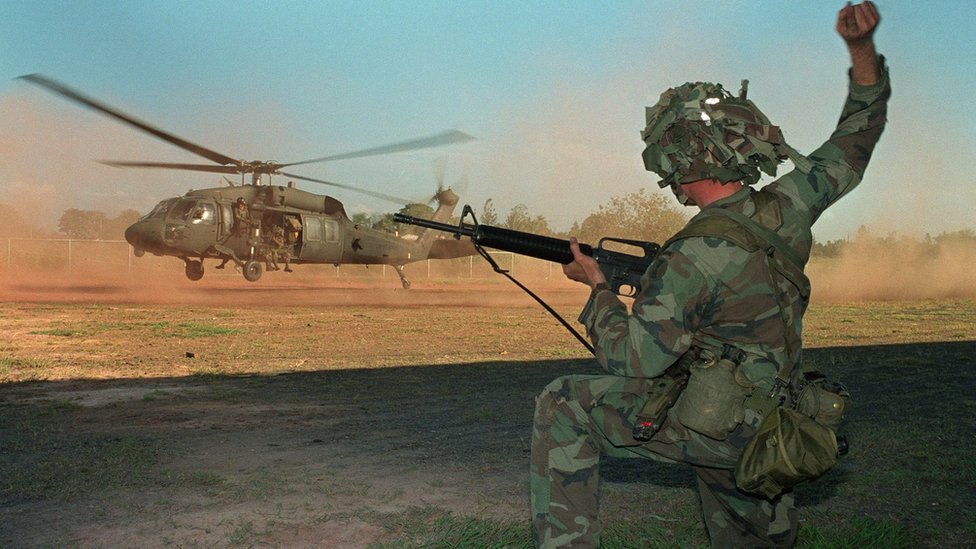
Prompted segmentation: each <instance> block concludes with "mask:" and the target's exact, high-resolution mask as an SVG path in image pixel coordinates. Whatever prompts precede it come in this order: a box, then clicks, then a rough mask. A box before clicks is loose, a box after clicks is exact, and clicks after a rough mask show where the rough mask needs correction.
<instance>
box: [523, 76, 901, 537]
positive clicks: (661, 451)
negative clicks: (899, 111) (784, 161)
mask: <svg viewBox="0 0 976 549" xmlns="http://www.w3.org/2000/svg"><path fill="white" fill-rule="evenodd" d="M889 95H890V87H889V84H888V75H887V70H883V75H882V77H881V79H880V80H879V82H878V83H877V84H875V85H872V86H861V85H858V84H856V83H853V82H851V83H850V88H849V95H848V98H847V102H846V104H845V106H844V110H843V113H842V115H841V118H840V121H839V123H838V126H837V129H836V130H835V131H834V133H833V134H832V135H831V137H830V139H829V140H828V141H827V142H826V143H825V144H823V145H822V146H821V147H820V148H818V149H817V150H816V151H814V152H813V153H812V154H811V155H810V156H809V157H808V160H809V163H808V164H807V163H803V162H800V163H797V162H794V163H795V164H796V165H797V166H798V168H797V169H794V170H793V171H792V172H790V173H788V174H786V175H785V176H783V177H781V178H779V179H777V180H776V181H774V182H772V183H770V184H769V185H767V186H765V187H764V188H763V189H762V190H758V191H757V190H754V189H751V188H749V187H743V189H742V190H741V191H739V192H737V193H736V194H734V195H732V196H729V197H726V198H724V199H721V200H718V201H716V202H714V203H712V204H709V205H708V206H707V207H706V208H705V209H704V210H702V212H700V213H699V214H698V215H697V216H696V217H695V218H693V219H692V221H691V222H690V223H689V225H692V224H694V223H695V222H696V220H697V219H698V218H699V216H702V215H707V212H708V211H709V210H711V209H713V208H724V209H728V210H731V211H734V212H739V213H741V214H744V215H746V216H749V217H751V218H753V219H754V220H756V221H758V222H759V223H761V224H762V225H764V226H766V227H769V228H771V229H773V230H775V232H776V233H777V234H778V235H779V236H780V237H781V238H782V239H783V240H785V241H786V243H788V245H789V246H790V247H791V248H792V249H793V251H794V252H795V253H796V255H798V256H799V257H800V259H801V261H802V263H804V264H805V263H806V260H807V259H808V258H809V254H810V248H811V245H812V234H811V226H812V225H813V223H814V222H815V221H816V220H817V218H818V217H819V216H820V215H821V214H822V213H823V212H824V210H825V209H826V208H827V207H828V206H830V205H831V204H833V203H834V202H836V201H837V200H838V199H840V198H841V197H842V196H844V195H846V194H847V193H848V192H850V190H851V189H853V188H854V187H855V186H856V185H857V184H858V183H859V182H860V181H861V177H862V175H863V173H864V170H865V168H866V166H867V163H868V160H869V158H870V156H871V153H872V151H873V148H874V145H875V143H876V142H877V140H878V138H879V137H880V135H881V132H882V130H883V128H884V125H885V115H886V105H887V99H888V97H889ZM801 165H802V168H803V169H800V168H799V166H801ZM760 194H765V195H766V196H764V197H759V195H760ZM759 198H761V199H759ZM757 199H759V200H757ZM757 204H768V205H770V206H769V207H766V206H764V207H763V208H762V209H761V211H759V212H757ZM768 261H769V260H768V259H767V255H766V253H763V252H762V251H759V252H755V253H749V252H747V251H746V250H745V249H743V248H741V247H739V246H737V245H735V244H733V243H731V242H729V241H727V240H726V239H723V238H716V237H711V236H704V237H703V236H697V237H696V236H692V237H688V238H682V239H680V240H677V241H674V242H672V243H670V244H669V245H668V246H666V248H665V249H664V251H663V252H662V253H661V254H660V255H659V256H658V258H657V259H656V260H655V261H654V263H653V264H652V265H651V266H650V268H649V269H648V271H647V273H646V274H645V275H644V277H643V279H642V281H641V284H642V288H643V289H642V292H641V293H640V294H639V295H638V296H637V297H636V299H635V300H634V303H633V305H632V311H631V312H630V313H628V311H627V308H626V306H625V305H624V304H623V303H622V302H621V301H620V300H619V299H618V298H617V296H616V295H615V294H613V293H612V292H610V291H607V290H594V291H593V293H592V294H591V296H590V300H589V301H588V302H587V305H586V307H585V308H584V310H583V313H582V314H581V316H580V322H582V323H583V324H584V325H585V326H586V328H587V331H588V334H589V336H590V338H591V340H592V341H593V344H594V347H595V349H596V358H597V361H598V362H599V364H600V365H601V366H602V367H603V369H604V370H606V371H607V372H608V373H609V375H605V374H604V375H576V376H566V377H562V378H559V379H556V380H555V381H553V382H552V383H551V384H549V385H548V386H547V387H546V388H545V390H544V391H543V392H542V394H541V395H540V396H539V397H538V399H537V401H536V412H535V420H534V425H533V440H532V456H531V469H530V485H531V496H532V502H531V505H532V513H533V516H532V520H533V531H534V535H535V541H536V544H537V545H539V546H542V547H558V546H577V547H594V546H597V545H599V543H600V532H601V526H600V522H599V519H598V498H597V492H598V483H599V462H600V456H601V454H606V455H610V456H615V457H644V458H649V459H654V460H658V461H664V462H680V463H687V464H689V465H691V466H692V468H693V470H694V471H695V474H696V475H697V478H698V487H699V491H700V494H701V502H702V511H703V514H704V518H705V523H706V527H707V529H708V533H709V536H710V538H711V542H712V545H713V546H715V547H733V546H734V547H769V546H772V547H776V546H790V545H792V543H793V541H794V539H795V536H796V530H797V516H796V511H795V509H794V505H793V496H792V494H791V493H785V494H782V495H780V496H779V497H777V498H776V499H774V500H772V501H770V500H767V499H765V498H763V497H761V496H752V495H749V494H746V493H744V492H741V491H739V490H738V489H737V488H736V485H735V479H734V475H733V469H734V467H735V463H736V460H737V458H738V456H739V455H740V453H741V451H742V448H743V447H744V446H745V444H746V443H747V442H748V440H749V439H750V438H751V436H752V435H753V434H754V433H755V430H756V428H757V427H758V425H759V423H760V421H761V419H762V412H761V411H759V410H757V409H756V408H761V407H757V406H750V403H749V401H747V402H746V409H745V417H744V420H743V421H742V423H741V424H739V426H738V427H736V428H735V430H734V431H732V432H731V433H730V434H729V435H728V437H727V438H726V439H725V440H715V439H713V438H710V437H707V436H704V435H701V434H698V433H696V432H695V431H692V430H690V429H688V428H686V427H685V426H683V425H682V424H681V423H679V422H678V421H677V419H676V417H675V414H674V412H675V409H674V408H672V409H671V410H670V411H669V413H668V418H667V420H666V421H665V422H664V424H663V427H662V428H661V429H660V430H659V431H658V432H657V433H656V434H655V435H654V437H653V438H652V439H651V441H650V442H647V443H641V442H638V441H635V440H634V439H633V438H632V429H633V426H634V424H635V420H636V416H637V414H638V412H639V411H640V409H641V408H642V406H643V404H644V402H645V401H646V399H647V397H646V395H647V393H648V386H649V384H650V383H651V378H654V377H655V376H659V375H661V374H662V372H664V371H665V370H666V369H667V368H668V367H670V366H671V365H672V364H674V363H675V362H676V361H677V360H678V359H679V358H680V357H681V356H682V355H684V354H685V353H686V352H688V351H689V350H690V349H693V348H694V349H705V350H706V352H707V351H711V352H713V353H715V354H720V353H722V350H723V347H724V345H726V344H731V345H734V346H735V347H736V348H738V349H740V350H742V351H744V352H745V353H746V355H745V356H746V358H745V360H744V362H743V363H742V364H741V366H740V369H741V371H742V372H743V373H744V374H745V376H746V378H748V380H749V381H750V382H751V383H752V384H753V386H755V387H756V388H757V391H756V394H760V392H762V394H768V393H769V390H770V389H771V388H772V386H773V378H774V376H775V374H776V372H777V371H778V370H779V369H780V367H781V366H782V365H783V364H784V363H785V362H786V361H787V355H788V354H790V355H791V356H792V357H793V358H794V359H795V360H794V362H795V363H799V362H800V356H799V353H800V344H799V342H800V333H801V320H802V316H803V313H804V311H805V309H806V305H807V299H808V298H809V285H808V284H804V283H801V284H800V286H801V287H800V288H798V287H797V286H794V285H792V284H789V283H788V282H786V281H785V279H776V280H777V282H776V283H775V284H774V283H771V282H773V279H771V278H770V276H771V275H770V274H769V273H770V270H769V267H768V265H767V262H768ZM803 281H804V282H805V281H806V279H805V277H804V278H803ZM803 286H805V287H803ZM777 292H779V293H781V295H783V296H785V297H786V299H785V300H783V301H785V303H787V305H786V306H785V307H783V308H781V307H780V305H779V303H780V301H778V298H777ZM789 347H792V349H790V348H789ZM788 351H791V352H788Z"/></svg>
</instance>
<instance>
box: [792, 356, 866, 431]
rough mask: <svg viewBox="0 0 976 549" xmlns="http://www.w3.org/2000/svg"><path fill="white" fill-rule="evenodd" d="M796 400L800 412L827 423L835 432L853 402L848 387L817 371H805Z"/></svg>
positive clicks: (824, 423)
mask: <svg viewBox="0 0 976 549" xmlns="http://www.w3.org/2000/svg"><path fill="white" fill-rule="evenodd" d="M794 402H795V404H794V408H796V410H797V411H798V412H800V413H801V414H803V415H805V416H807V417H811V418H813V419H814V420H815V421H817V422H818V423H820V424H821V425H826V426H827V427H829V428H830V429H831V430H833V431H834V432H835V433H836V432H837V429H838V428H839V427H840V424H841V422H842V421H843V420H844V414H846V413H847V411H848V410H850V408H851V404H852V401H851V394H850V393H849V392H847V388H846V387H844V386H843V385H841V384H840V383H837V382H835V381H831V380H829V379H827V378H826V377H824V375H823V374H821V373H820V372H816V371H812V372H804V374H803V381H801V382H800V384H799V390H797V391H796V396H795V397H794Z"/></svg>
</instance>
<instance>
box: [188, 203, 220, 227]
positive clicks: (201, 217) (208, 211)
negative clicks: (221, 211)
mask: <svg viewBox="0 0 976 549" xmlns="http://www.w3.org/2000/svg"><path fill="white" fill-rule="evenodd" d="M215 218H216V216H215V210H214V205H213V204H211V203H209V202H200V203H198V204H197V207H196V209H194V210H193V216H192V219H191V221H190V222H191V223H194V224H198V225H200V224H202V225H213V224H214V220H215Z"/></svg>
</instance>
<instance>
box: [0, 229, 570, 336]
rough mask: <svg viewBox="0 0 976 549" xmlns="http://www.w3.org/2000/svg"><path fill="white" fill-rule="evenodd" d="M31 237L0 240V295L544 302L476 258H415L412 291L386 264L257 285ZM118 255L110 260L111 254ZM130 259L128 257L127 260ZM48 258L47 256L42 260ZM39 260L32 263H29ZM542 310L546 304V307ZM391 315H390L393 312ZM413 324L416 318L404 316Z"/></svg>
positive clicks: (307, 303)
mask: <svg viewBox="0 0 976 549" xmlns="http://www.w3.org/2000/svg"><path fill="white" fill-rule="evenodd" d="M30 242H31V241H28V240H22V239H11V241H10V242H9V243H8V241H7V239H2V238H0V248H3V249H5V248H6V247H7V246H11V248H10V251H11V253H10V255H11V256H12V259H4V258H0V301H3V302H35V303H46V302H62V303H98V304H107V305H119V306H123V305H126V304H140V305H174V304H175V305H186V306H199V307H228V306H230V307H245V308H253V309H264V308H276V307H296V306H301V307H318V306H321V307H369V308H415V307H416V308H422V307H432V306H453V307H537V306H538V305H537V304H536V302H535V301H533V300H532V298H531V297H529V296H528V295H527V294H525V293H524V292H522V291H521V290H519V289H518V288H517V287H516V286H515V285H513V284H512V283H511V282H509V281H508V280H506V279H505V278H503V277H502V276H500V275H498V274H495V273H493V272H491V271H490V269H488V268H487V266H486V265H481V263H484V261H483V260H482V259H481V258H472V259H473V260H474V263H473V272H472V267H471V266H470V265H469V264H468V263H464V265H460V266H459V265H458V264H457V263H452V262H449V261H444V262H439V261H432V262H431V265H430V266H429V267H428V266H427V265H426V263H425V262H420V263H413V264H410V265H407V266H406V268H405V272H406V274H407V276H408V277H409V279H410V281H411V288H410V289H409V290H405V289H403V288H402V287H401V284H400V279H399V277H398V276H397V274H396V272H395V271H394V269H393V268H392V267H385V268H384V267H383V266H382V265H371V266H369V267H366V266H362V265H343V266H341V267H338V268H336V267H334V266H332V265H294V267H293V268H294V272H293V273H284V272H281V271H278V272H265V273H264V274H263V275H262V277H261V279H260V280H258V281H257V282H248V281H246V280H244V278H243V276H242V275H241V273H240V272H239V271H237V270H236V269H234V268H233V267H232V266H231V265H228V266H227V268H226V269H224V270H216V269H214V267H215V266H216V264H217V262H216V261H206V262H205V266H204V268H205V274H204V277H203V279H202V280H199V281H196V282H193V281H190V280H189V279H187V278H186V277H185V276H184V273H183V266H182V263H181V262H180V261H179V260H178V259H175V258H171V257H153V256H149V255H147V256H144V257H141V258H125V256H124V255H122V256H120V255H119V254H123V253H125V252H124V251H122V249H121V248H122V246H123V244H122V243H105V242H103V243H101V246H100V247H102V248H104V247H106V246H108V247H111V248H112V253H111V254H108V253H105V251H104V250H99V249H97V247H98V245H97V244H91V247H87V248H86V247H84V246H83V244H84V243H81V242H79V241H75V244H77V246H76V247H75V249H74V251H73V252H72V257H73V259H72V261H73V263H74V264H73V265H72V266H71V267H70V268H69V267H68V266H67V265H65V264H64V263H60V262H58V261H55V260H53V259H52V258H63V255H62V254H61V253H59V252H62V251H63V250H62V249H55V248H53V247H52V246H56V245H63V244H64V242H63V241H53V242H52V241H37V242H36V243H35V244H30ZM110 256H111V257H110ZM120 257H121V258H125V259H120ZM38 258H42V259H43V258H47V259H48V260H49V261H42V260H38ZM30 260H33V263H29V261H30ZM518 268H519V269H520V270H522V271H523V272H522V274H520V275H518V278H519V280H520V281H521V282H523V283H524V284H526V286H528V287H530V288H531V289H533V291H536V292H537V293H539V294H540V295H541V296H542V297H543V299H545V300H546V301H547V302H548V303H550V304H551V305H553V306H557V307H563V306H565V307H568V308H569V309H570V310H569V311H568V312H567V313H566V314H567V315H570V316H572V315H575V314H576V313H578V310H577V309H578V308H579V307H581V306H582V304H583V303H584V302H585V301H586V296H587V294H588V292H587V291H586V288H585V287H584V286H583V285H581V284H577V283H574V282H571V281H569V280H567V279H566V278H565V277H563V276H562V272H561V270H558V269H554V270H553V271H552V272H553V273H556V271H557V270H558V277H557V276H554V275H549V274H548V273H549V271H548V269H546V270H543V269H537V271H541V272H527V271H528V269H527V266H524V265H519V266H518ZM540 310H541V309H540ZM391 320H392V318H391ZM401 320H403V321H409V320H410V319H406V318H404V319H401Z"/></svg>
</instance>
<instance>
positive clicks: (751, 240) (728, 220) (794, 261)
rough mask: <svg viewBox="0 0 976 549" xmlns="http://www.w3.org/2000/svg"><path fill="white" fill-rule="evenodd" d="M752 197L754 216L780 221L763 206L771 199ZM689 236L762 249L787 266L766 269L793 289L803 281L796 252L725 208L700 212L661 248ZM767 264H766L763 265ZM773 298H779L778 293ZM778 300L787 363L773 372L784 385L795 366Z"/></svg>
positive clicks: (782, 307)
mask: <svg viewBox="0 0 976 549" xmlns="http://www.w3.org/2000/svg"><path fill="white" fill-rule="evenodd" d="M754 196H755V198H756V207H757V210H758V212H759V213H758V214H757V217H760V218H761V219H762V218H766V219H765V220H769V221H772V220H773V219H775V220H776V223H777V224H778V223H779V222H781V220H779V219H778V218H779V216H778V210H777V211H776V213H775V214H772V215H770V213H769V212H770V211H772V210H769V209H767V206H769V205H771V204H772V202H773V201H774V200H775V198H774V197H772V196H769V195H768V194H767V193H762V192H760V193H756V194H755V195H754ZM691 237H711V238H719V239H722V240H725V241H727V242H730V243H732V244H734V245H736V246H738V247H740V248H742V249H744V250H745V251H747V252H750V253H753V252H757V251H759V250H763V252H764V253H765V254H766V255H767V256H768V257H769V258H773V257H774V256H775V257H778V258H781V259H784V260H786V262H787V263H788V264H789V265H790V268H786V269H784V268H775V269H772V268H770V270H771V271H775V272H777V273H779V274H780V276H782V277H784V278H786V279H788V280H789V281H790V282H791V283H792V284H793V285H795V286H797V287H802V286H804V284H803V282H802V281H800V280H798V279H799V278H804V279H805V277H804V276H803V261H802V260H801V259H800V256H799V255H798V254H797V253H796V251H794V250H793V248H792V247H791V246H790V245H789V244H787V243H786V241H785V240H783V238H782V237H780V236H779V235H778V234H776V232H775V231H774V230H771V229H769V228H768V227H766V226H765V225H763V224H761V223H759V222H757V221H755V220H754V219H752V218H750V217H748V216H746V215H743V214H741V213H739V212H735V211H731V210H727V209H725V208H707V209H705V210H702V212H701V213H700V214H698V216H696V217H695V218H694V219H693V220H692V221H691V222H690V223H689V224H688V225H687V226H685V228H683V229H682V230H680V231H679V232H678V233H677V234H676V235H674V236H673V237H671V238H670V239H669V240H668V241H667V242H666V243H665V244H664V246H662V249H664V248H667V247H668V246H670V245H671V244H672V243H674V242H675V241H678V240H681V239H685V238H691ZM768 265H769V263H767V266H768ZM777 296H779V293H778V292H777ZM778 301H779V307H780V313H781V315H782V316H783V322H784V332H783V335H784V337H785V338H786V341H785V343H786V352H787V357H788V359H787V363H786V364H784V365H783V367H782V368H780V370H779V371H778V372H777V373H776V377H777V378H778V380H779V382H780V383H784V384H785V383H787V382H788V381H789V379H790V377H791V375H792V373H793V370H794V368H795V367H796V364H795V362H794V360H795V357H794V349H793V345H791V344H790V337H789V335H788V334H789V326H786V325H785V324H786V322H787V321H786V313H785V310H786V305H785V304H784V303H783V302H782V301H781V300H779V299H778Z"/></svg>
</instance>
